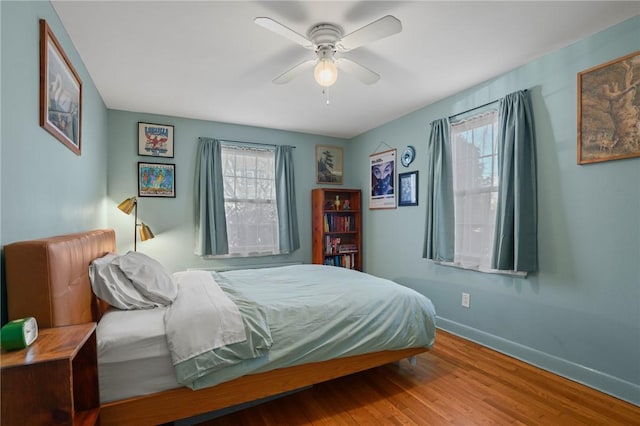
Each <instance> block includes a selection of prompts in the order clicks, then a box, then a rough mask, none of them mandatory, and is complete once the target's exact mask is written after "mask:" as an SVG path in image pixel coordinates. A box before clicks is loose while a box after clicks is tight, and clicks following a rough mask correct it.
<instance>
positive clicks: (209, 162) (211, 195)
mask: <svg viewBox="0 0 640 426" xmlns="http://www.w3.org/2000/svg"><path fill="white" fill-rule="evenodd" d="M194 192H195V221H196V244H195V251H194V252H195V254H197V255H199V256H206V255H220V254H228V253H229V241H228V239H227V220H226V216H225V212H224V184H223V180H222V154H221V147H220V141H219V140H217V139H210V138H199V140H198V154H197V157H196V174H195V191H194Z"/></svg>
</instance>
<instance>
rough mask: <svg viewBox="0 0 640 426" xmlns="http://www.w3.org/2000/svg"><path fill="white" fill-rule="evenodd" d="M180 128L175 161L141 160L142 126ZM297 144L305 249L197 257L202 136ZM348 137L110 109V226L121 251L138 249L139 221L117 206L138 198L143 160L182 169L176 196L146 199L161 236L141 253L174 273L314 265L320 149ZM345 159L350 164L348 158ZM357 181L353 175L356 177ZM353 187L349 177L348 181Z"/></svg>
mask: <svg viewBox="0 0 640 426" xmlns="http://www.w3.org/2000/svg"><path fill="white" fill-rule="evenodd" d="M139 121H143V122H150V123H160V124H168V125H173V126H175V127H174V129H175V158H163V159H159V158H153V157H140V156H138V155H137V154H138V151H137V149H138V145H137V144H138V142H137V141H138V139H137V138H138V122H139ZM201 136H205V137H213V138H218V139H229V140H238V141H245V142H259V143H266V144H274V145H281V144H284V145H293V146H295V147H296V149H295V150H294V152H293V156H294V163H295V166H294V168H295V176H296V180H295V185H296V194H297V211H298V226H299V229H300V244H301V248H300V249H299V250H297V251H295V252H294V253H292V254H290V255H280V256H275V257H274V256H269V257H260V258H247V259H227V260H211V259H208V260H207V259H202V258H200V257H198V256H196V255H194V254H193V249H194V241H195V239H194V213H193V199H194V195H193V186H194V171H195V162H196V150H197V145H198V138H199V137H201ZM344 143H345V141H344V140H343V139H336V138H329V137H324V136H314V135H309V134H303V133H294V132H286V131H281V130H273V129H264V128H258V127H249V126H240V125H234V124H224V123H216V122H210V121H201V120H192V119H186V118H177V117H167V116H157V115H150V114H138V113H133V112H126V111H113V110H110V111H109V178H108V187H109V190H108V195H109V201H108V203H107V204H108V215H109V223H110V225H111V226H112V227H114V228H115V229H116V235H118V250H119V251H121V252H124V251H126V250H131V249H132V248H133V217H132V216H131V217H130V216H127V215H125V214H124V213H122V212H120V211H119V210H118V209H117V208H116V206H117V204H118V203H119V202H120V201H122V200H124V199H125V198H127V197H130V196H132V195H137V164H138V162H139V161H149V162H162V163H172V164H175V165H176V185H177V187H176V198H175V199H173V198H150V197H140V198H139V205H138V215H139V217H140V219H141V220H143V221H144V222H145V224H147V225H149V227H150V228H151V229H152V230H153V232H154V233H155V235H156V238H154V239H153V240H148V241H145V242H143V243H140V242H138V251H141V252H143V253H146V254H149V255H151V256H153V257H155V258H157V259H158V260H160V261H161V262H162V263H163V264H164V265H166V266H167V267H168V268H169V269H170V270H172V271H178V270H182V269H186V268H192V267H211V268H213V267H219V266H222V265H231V266H233V265H247V264H251V265H254V264H264V263H279V262H306V263H310V262H311V189H312V188H314V187H316V184H315V174H314V170H315V146H316V144H318V145H336V146H344ZM345 161H347V162H348V161H349V159H348V158H346V159H345ZM352 177H353V176H352ZM345 180H346V182H345V184H346V186H348V185H349V174H348V173H347V176H346V177H345Z"/></svg>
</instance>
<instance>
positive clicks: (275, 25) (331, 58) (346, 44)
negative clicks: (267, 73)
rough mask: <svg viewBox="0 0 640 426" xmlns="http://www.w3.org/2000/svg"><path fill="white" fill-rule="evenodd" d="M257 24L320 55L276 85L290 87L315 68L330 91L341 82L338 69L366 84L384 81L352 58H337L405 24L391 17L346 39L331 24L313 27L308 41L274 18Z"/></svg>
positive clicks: (317, 77) (318, 79)
mask: <svg viewBox="0 0 640 426" xmlns="http://www.w3.org/2000/svg"><path fill="white" fill-rule="evenodd" d="M254 22H255V23H256V24H258V25H260V26H261V27H264V28H266V29H268V30H270V31H273V32H274V33H276V34H279V35H281V36H283V37H286V38H288V39H289V40H291V41H293V42H294V43H297V44H299V45H301V46H302V47H304V48H305V49H309V50H313V51H314V52H316V55H317V58H316V59H309V60H307V61H304V62H302V63H299V64H298V65H296V66H294V67H293V68H290V69H289V70H287V71H285V72H284V73H282V74H280V75H279V76H278V77H276V78H275V79H274V80H273V82H274V83H276V84H284V83H288V82H289V81H291V80H293V79H294V78H295V77H297V76H298V75H300V74H302V72H304V71H305V70H307V69H309V68H311V67H313V66H314V65H315V68H314V73H313V74H314V78H315V80H316V82H317V83H318V84H319V85H321V86H323V87H329V86H331V85H332V84H334V83H335V82H336V79H337V78H338V71H337V68H339V69H340V70H341V71H344V72H346V73H348V74H351V75H352V76H354V77H356V78H357V79H358V80H360V81H362V82H363V83H364V84H373V83H375V82H376V81H378V80H379V79H380V75H379V74H377V73H375V72H373V71H371V70H370V69H368V68H366V67H365V66H363V65H360V64H359V63H357V62H355V61H353V60H351V59H349V58H345V57H337V58H336V57H335V53H336V52H340V53H342V52H348V51H350V50H353V49H357V48H358V47H360V46H363V45H365V44H368V43H371V42H374V41H376V40H380V39H382V38H385V37H389V36H391V35H393V34H396V33H399V32H400V31H402V23H401V22H400V21H399V20H398V19H397V18H396V17H394V16H391V15H387V16H384V17H382V18H380V19H378V20H377V21H373V22H371V23H370V24H367V25H365V26H364V27H362V28H359V29H357V30H355V31H354V32H352V33H350V34H347V35H344V32H343V30H342V27H340V26H338V25H335V24H330V23H319V24H315V25H313V26H312V27H311V28H310V29H309V31H307V36H306V37H305V36H303V35H301V34H298V33H297V32H295V31H293V30H291V29H290V28H288V27H285V26H284V25H282V24H281V23H279V22H277V21H274V20H273V19H271V18H264V17H258V18H255V19H254Z"/></svg>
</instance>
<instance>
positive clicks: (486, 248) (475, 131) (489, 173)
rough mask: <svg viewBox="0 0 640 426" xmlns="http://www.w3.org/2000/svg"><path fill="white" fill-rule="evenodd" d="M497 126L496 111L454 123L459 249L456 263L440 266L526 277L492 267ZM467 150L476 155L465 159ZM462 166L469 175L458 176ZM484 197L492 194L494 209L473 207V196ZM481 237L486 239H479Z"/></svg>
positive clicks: (495, 206) (452, 144)
mask: <svg viewBox="0 0 640 426" xmlns="http://www.w3.org/2000/svg"><path fill="white" fill-rule="evenodd" d="M497 126H498V112H497V110H495V109H487V110H484V111H482V112H478V113H476V114H473V115H467V117H466V118H464V119H461V120H457V121H453V122H452V123H451V126H450V137H451V154H452V159H451V160H452V171H453V191H454V211H455V213H454V215H455V250H454V260H453V262H442V261H440V262H437V263H439V264H442V265H446V266H454V267H458V268H463V269H470V270H475V271H480V272H487V273H494V274H503V275H513V276H526V275H527V274H526V272H516V271H503V270H497V269H492V268H491V256H492V253H493V244H494V241H493V240H494V230H495V223H496V208H497V199H498V190H499V181H498V149H497V137H496V136H497ZM487 133H488V134H489V137H490V140H489V141H487V137H486V136H487ZM461 144H467V145H466V147H467V148H468V147H469V146H473V147H474V150H470V149H466V150H464V147H463V146H462V145H461ZM487 144H490V146H488V145H487ZM463 151H466V153H467V154H468V153H469V152H472V153H473V155H471V156H469V155H467V156H466V157H465V154H464V152H463ZM480 164H482V167H479V168H476V169H475V170H474V169H473V167H474V165H478V166H479V165H480ZM460 167H464V168H465V172H466V173H465V172H462V173H457V172H459V171H461V170H460ZM474 172H478V173H480V176H484V177H485V179H486V180H487V181H488V182H485V184H484V185H482V184H479V185H476V184H475V183H477V182H478V178H479V176H478V175H474ZM463 181H464V182H463ZM486 183H488V184H486ZM482 194H490V199H489V201H488V202H489V203H490V204H491V205H492V206H491V208H489V209H488V210H487V209H477V208H474V209H472V208H470V206H471V205H472V200H471V199H470V197H478V196H482ZM461 198H464V201H465V203H461V202H460V201H459V200H460V199H461ZM481 201H482V200H481ZM486 202H487V200H486V199H485V200H484V204H483V203H482V202H481V204H482V205H484V207H488V206H486ZM476 206H477V205H476ZM479 236H482V237H481V238H479Z"/></svg>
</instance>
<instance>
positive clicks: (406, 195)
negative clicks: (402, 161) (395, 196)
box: [398, 170, 418, 206]
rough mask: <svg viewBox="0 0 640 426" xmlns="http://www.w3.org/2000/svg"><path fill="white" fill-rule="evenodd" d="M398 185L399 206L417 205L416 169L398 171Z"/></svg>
mask: <svg viewBox="0 0 640 426" xmlns="http://www.w3.org/2000/svg"><path fill="white" fill-rule="evenodd" d="M398 182H399V186H400V196H399V200H398V205H399V206H417V205H418V171H417V170H416V171H414V172H407V173H400V174H399V175H398Z"/></svg>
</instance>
